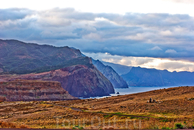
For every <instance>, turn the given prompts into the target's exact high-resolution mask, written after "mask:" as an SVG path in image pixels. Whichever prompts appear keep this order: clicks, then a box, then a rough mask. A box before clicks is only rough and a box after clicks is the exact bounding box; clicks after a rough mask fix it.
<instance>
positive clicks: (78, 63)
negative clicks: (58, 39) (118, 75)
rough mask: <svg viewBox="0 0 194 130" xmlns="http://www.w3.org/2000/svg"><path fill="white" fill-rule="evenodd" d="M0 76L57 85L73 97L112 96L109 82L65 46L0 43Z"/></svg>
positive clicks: (111, 87)
mask: <svg viewBox="0 0 194 130" xmlns="http://www.w3.org/2000/svg"><path fill="white" fill-rule="evenodd" d="M0 73H1V74H6V73H8V74H22V75H17V76H10V77H9V78H11V79H10V80H15V79H17V78H18V79H26V80H43V81H59V82H60V83H61V85H62V87H63V88H64V89H65V90H67V91H68V92H69V93H70V94H71V95H73V96H76V97H90V96H106V95H109V94H111V93H114V88H113V86H112V84H111V82H110V81H109V80H108V79H107V78H106V77H105V76H104V75H103V74H102V73H101V72H99V71H98V69H96V67H94V65H93V64H92V61H91V59H90V58H88V57H85V56H83V55H82V54H81V52H80V51H79V50H77V49H75V48H70V47H67V46H66V47H54V46H49V45H38V44H32V43H24V42H21V41H17V40H0ZM14 77H15V78H14ZM0 81H2V79H0Z"/></svg>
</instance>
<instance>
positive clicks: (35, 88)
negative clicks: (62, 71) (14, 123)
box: [0, 80, 77, 101]
mask: <svg viewBox="0 0 194 130" xmlns="http://www.w3.org/2000/svg"><path fill="white" fill-rule="evenodd" d="M67 99H77V98H75V97H73V96H71V95H70V94H69V93H68V92H67V91H65V90H64V89H63V88H62V87H61V84H60V83H59V82H55V81H49V82H48V81H39V80H14V81H10V82H0V100H4V101H5V100H6V101H32V100H33V101H36V100H67Z"/></svg>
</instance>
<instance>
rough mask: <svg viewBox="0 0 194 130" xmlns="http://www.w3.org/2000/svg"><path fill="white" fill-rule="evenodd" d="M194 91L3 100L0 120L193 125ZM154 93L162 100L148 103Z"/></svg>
mask: <svg viewBox="0 0 194 130" xmlns="http://www.w3.org/2000/svg"><path fill="white" fill-rule="evenodd" d="M167 93H168V94H167ZM193 94H194V87H178V88H169V89H162V90H157V91H150V92H144V93H138V94H131V95H123V96H113V97H109V98H102V99H83V100H67V101H33V102H3V103H1V104H0V108H1V111H0V115H1V116H0V120H2V121H4V122H6V121H7V120H9V123H13V124H17V125H18V126H17V127H19V126H21V125H22V124H23V125H25V126H27V127H29V128H47V129H49V128H52V129H53V128H70V129H72V128H74V129H91V128H94V129H95V128H96V129H105V128H106V129H108V128H111V127H113V128H115V129H118V128H119V129H140V128H141V129H175V128H176V129H182V128H193V125H194V111H193V105H194V100H191V101H190V100H189V99H190V98H192V97H193ZM150 97H152V98H153V99H156V101H158V102H157V103H147V100H148V99H149V98H150ZM159 101H160V103H159ZM121 106H122V107H121ZM75 108H77V109H75ZM82 110H87V111H82ZM57 124H58V125H57ZM1 127H2V126H1ZM3 127H5V126H4V125H3Z"/></svg>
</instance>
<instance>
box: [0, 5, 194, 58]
mask: <svg viewBox="0 0 194 130" xmlns="http://www.w3.org/2000/svg"><path fill="white" fill-rule="evenodd" d="M0 14H1V15H0V38H2V39H19V40H23V41H27V42H37V43H40V44H52V45H55V46H66V45H68V46H71V47H75V48H78V49H80V50H81V51H84V52H95V53H99V52H101V53H105V52H108V53H110V54H112V55H122V56H142V57H156V58H158V57H161V58H173V59H175V58H178V59H189V60H192V59H194V54H193V49H194V45H193V41H194V18H193V17H191V16H189V15H179V14H176V15H170V14H138V13H127V14H125V15H119V14H108V13H86V12H78V11H76V10H75V9H72V8H67V9H59V8H55V9H51V10H45V11H32V10H27V9H1V10H0Z"/></svg>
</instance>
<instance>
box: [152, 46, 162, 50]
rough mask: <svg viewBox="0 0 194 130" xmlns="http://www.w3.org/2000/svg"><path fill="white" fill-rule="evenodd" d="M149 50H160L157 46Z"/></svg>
mask: <svg viewBox="0 0 194 130" xmlns="http://www.w3.org/2000/svg"><path fill="white" fill-rule="evenodd" d="M151 50H162V49H161V48H160V47H159V46H155V47H153V48H151Z"/></svg>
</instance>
